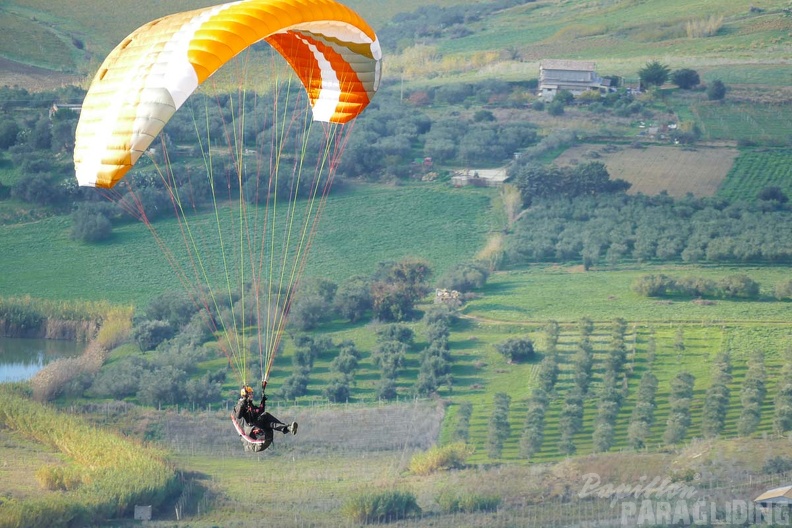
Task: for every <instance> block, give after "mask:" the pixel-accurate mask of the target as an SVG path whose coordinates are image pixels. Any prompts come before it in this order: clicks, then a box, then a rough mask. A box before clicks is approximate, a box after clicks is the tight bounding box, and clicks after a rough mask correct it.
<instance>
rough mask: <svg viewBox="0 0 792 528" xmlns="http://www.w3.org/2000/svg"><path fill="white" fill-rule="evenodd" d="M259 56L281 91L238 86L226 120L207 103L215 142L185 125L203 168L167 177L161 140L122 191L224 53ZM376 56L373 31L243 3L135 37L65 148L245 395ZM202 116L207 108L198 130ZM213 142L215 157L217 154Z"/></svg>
mask: <svg viewBox="0 0 792 528" xmlns="http://www.w3.org/2000/svg"><path fill="white" fill-rule="evenodd" d="M258 42H266V43H268V44H269V45H270V46H271V48H272V49H273V50H275V52H274V53H272V54H271V58H272V57H274V56H277V59H278V61H279V62H282V61H280V58H281V57H282V58H283V59H284V60H285V62H286V65H285V67H283V68H282V69H283V70H285V71H288V72H289V73H290V76H289V77H290V79H289V81H288V82H287V83H282V82H273V83H272V85H273V86H275V88H273V89H272V92H273V93H272V94H270V95H269V96H267V97H258V96H257V95H256V94H249V93H247V89H248V88H249V87H248V86H247V85H246V84H245V83H244V82H240V83H239V85H238V87H237V89H238V91H239V93H238V94H237V97H236V101H237V105H238V106H236V107H235V106H234V105H233V104H230V103H229V104H227V105H226V104H225V103H223V104H222V105H221V104H219V102H220V101H219V100H220V99H221V98H219V97H218V98H217V102H218V107H220V108H219V111H218V112H217V114H218V116H219V117H218V118H219V119H222V120H223V123H222V126H221V127H220V130H221V131H222V133H221V134H214V133H212V132H210V131H209V128H210V127H208V126H206V123H204V124H199V123H197V122H195V123H194V124H195V127H194V128H195V131H196V132H197V133H198V134H197V135H198V141H197V146H196V147H192V146H191V147H190V148H191V150H190V152H197V150H200V153H201V155H202V156H203V159H202V160H200V159H196V160H193V159H191V160H190V161H191V162H193V164H192V165H190V166H185V165H178V166H177V167H176V168H174V165H173V164H171V163H170V156H169V153H167V152H166V151H167V148H168V147H167V145H168V143H169V142H168V141H166V139H170V138H168V137H165V136H166V134H164V135H163V138H162V139H163V140H162V148H161V149H159V148H158V152H162V153H163V155H161V156H147V158H148V160H150V161H151V163H149V164H147V165H148V167H147V168H148V172H144V170H143V169H141V170H139V171H136V172H137V173H136V174H133V175H130V177H127V178H125V175H126V174H127V173H128V172H129V171H130V169H132V167H133V166H135V164H136V163H137V162H138V160H139V159H140V158H141V156H143V155H144V154H147V153H150V152H151V150H152V149H151V148H150V147H151V144H152V142H153V141H154V139H155V138H156V137H157V136H158V135H160V132H162V131H163V129H164V128H165V126H166V124H167V123H168V121H169V120H170V119H171V117H173V115H174V114H175V113H176V111H177V110H178V109H179V108H180V107H182V105H184V110H185V111H188V112H189V113H191V114H192V115H193V118H194V116H195V113H193V111H194V109H193V108H192V106H193V105H192V103H193V102H195V100H196V99H198V100H199V101H200V100H201V99H202V97H195V98H191V97H190V95H191V94H192V93H193V92H195V91H196V90H197V89H198V88H199V87H200V86H202V83H204V82H205V81H207V80H208V79H210V78H212V76H213V75H214V74H215V72H216V71H217V70H219V69H220V68H222V67H223V66H224V65H225V64H227V63H229V62H233V59H234V57H236V56H237V55H239V54H242V53H243V52H247V53H245V54H244V55H243V58H249V57H250V56H251V53H250V50H251V47H252V46H253V45H254V44H256V43H258ZM381 58H382V56H381V50H380V45H379V41H378V40H377V36H376V35H375V33H374V31H373V30H372V29H371V27H369V25H368V24H367V23H366V22H365V21H364V20H363V19H362V18H361V17H360V16H359V15H358V14H357V13H355V12H354V11H352V10H351V9H349V8H347V7H346V6H344V5H342V4H340V3H338V2H336V1H334V0H240V1H236V2H229V3H226V4H222V5H217V6H214V7H208V8H203V9H198V10H193V11H188V12H183V13H176V14H172V15H169V16H165V17H163V18H160V19H158V20H155V21H153V22H150V23H148V24H146V25H144V26H142V27H140V28H139V29H137V30H135V31H134V32H132V33H131V34H130V35H129V36H128V37H126V38H125V39H124V40H123V41H122V42H121V43H120V44H119V45H118V46H117V47H116V48H115V49H114V50H113V51H112V52H111V53H110V55H108V57H107V58H106V59H105V61H104V62H103V63H102V65H101V67H100V68H99V70H98V72H97V74H96V76H95V78H94V79H93V81H92V83H91V86H90V87H89V90H88V93H87V95H86V97H85V100H84V102H83V107H82V111H81V114H80V119H79V122H78V125H77V131H76V136H75V149H74V166H75V172H76V177H77V180H78V183H79V185H81V186H88V187H98V188H100V190H99V194H100V195H101V196H105V197H107V198H108V199H110V200H116V201H117V202H118V205H119V207H120V208H122V209H123V210H125V211H126V212H128V213H129V214H131V215H132V216H135V217H138V218H139V219H140V220H141V221H143V222H144V223H145V224H146V226H147V227H148V228H149V230H150V231H151V233H152V234H153V236H154V237H155V240H156V242H157V244H158V246H159V247H160V249H161V250H162V253H163V255H164V256H165V258H166V259H167V260H168V263H169V264H170V266H171V267H172V268H173V270H174V272H175V275H176V277H177V278H178V280H179V282H181V284H182V285H183V286H184V287H185V289H186V290H187V291H188V293H189V296H190V298H191V300H193V302H194V303H195V305H196V306H198V307H200V308H201V309H202V313H201V315H202V316H203V318H204V319H205V324H206V325H207V326H208V327H209V328H210V330H211V331H212V333H213V336H214V337H215V338H217V346H218V348H220V349H221V350H222V351H223V352H224V353H226V355H227V356H228V359H229V365H230V366H233V368H234V369H235V370H236V372H237V373H238V375H239V381H240V382H241V383H246V382H247V381H249V379H248V374H247V369H248V361H247V353H248V352H253V351H254V349H255V348H258V354H259V358H260V360H259V363H260V366H261V378H260V379H262V380H267V379H268V377H269V372H270V368H271V367H272V364H273V359H274V356H275V352H276V351H277V350H278V349H279V344H280V339H281V336H282V333H283V329H284V326H285V324H286V320H287V315H288V313H289V310H290V306H291V304H292V300H293V296H294V293H295V291H296V288H297V285H298V283H299V280H300V277H301V275H302V273H303V271H304V269H305V265H306V258H307V255H308V250H309V248H310V246H311V243H312V241H313V240H314V237H315V236H316V233H317V226H318V220H319V217H320V216H321V213H322V210H323V208H324V203H325V199H326V197H327V195H328V193H329V189H330V185H331V183H332V180H333V177H334V174H335V170H336V167H337V165H338V159H339V157H340V156H341V153H342V152H343V149H344V146H345V145H346V141H347V138H348V134H349V131H350V130H351V127H348V126H346V125H344V123H347V122H349V121H352V120H354V118H355V117H356V116H357V115H358V114H360V112H362V111H363V110H364V109H365V108H366V106H367V105H368V104H369V103H370V101H371V98H372V97H373V96H374V94H375V92H376V91H377V89H378V87H379V83H380V63H381ZM240 62H243V63H244V65H245V72H244V74H246V73H247V68H250V69H254V68H255V69H256V70H264V71H267V72H272V77H273V81H276V80H277V81H280V79H279V75H278V73H277V72H279V71H280V68H281V66H278V67H277V68H276V67H274V66H273V65H272V64H270V65H269V68H268V65H267V64H266V63H264V64H262V63H261V62H262V61H255V62H253V61H240ZM291 78H296V79H297V80H296V81H295V82H294V86H297V87H299V85H300V84H301V85H302V89H304V91H303V90H302V89H301V90H296V92H299V96H298V97H291V90H290V88H289V87H290V86H292V82H291ZM207 84H208V83H207ZM283 84H285V85H286V88H285V92H286V93H287V94H288V95H287V96H283V99H284V100H283V101H282V100H280V99H279V95H278V91H279V90H280V89H281V88H280V87H281V85H283ZM207 88H208V87H207ZM202 91H203V90H202ZM206 91H210V90H206ZM205 99H209V98H205ZM228 100H233V97H232V96H229V97H228ZM265 100H267V101H273V103H272V104H273V106H272V108H271V109H270V111H269V112H266V111H264V112H260V113H258V112H255V111H253V110H262V109H261V108H260V107H257V105H258V104H259V103H261V104H263V101H265ZM185 103H187V104H185ZM199 104H200V103H199ZM251 106H252V107H253V108H251ZM309 108H310V115H309V112H308V109H309ZM290 111H292V113H291V114H290ZM198 113H201V112H200V111H199V112H198ZM209 114H210V112H209V108H206V109H205V111H204V112H203V116H208V115H209ZM311 117H312V119H311ZM206 119H207V121H208V120H209V118H208V117H207V118H206ZM175 121H176V120H175ZM265 123H266V124H265ZM314 123H317V125H316V127H315V128H316V129H318V130H316V129H312V125H313V124H314ZM249 125H253V126H249ZM188 128H189V127H188ZM312 130H313V132H312ZM165 132H168V129H165ZM204 132H205V133H204ZM201 136H203V137H201ZM221 138H222V139H221ZM221 141H227V143H228V144H227V145H226V146H227V150H226V152H225V153H224V154H220V152H221V147H222V145H220V142H221ZM183 146H186V145H178V146H176V148H179V147H183ZM193 148H194V149H195V150H192V149H193ZM190 156H191V158H200V157H201V156H200V155H195V154H190ZM310 156H315V159H311V158H310ZM196 162H197V163H196ZM152 167H153V169H154V170H151V168H152ZM138 176H140V178H139V179H138ZM136 179H138V181H137V182H136V181H135V180H136ZM119 182H123V185H118V186H116V185H117V184H118V183H119ZM122 189H123V190H124V191H125V192H126V194H122ZM160 195H167V201H166V200H162V201H158V202H154V205H153V206H152V207H148V208H147V206H148V205H149V204H148V203H146V199H145V198H147V197H150V196H155V197H159V196H160ZM210 206H211V207H212V208H213V210H212V211H211V212H208V211H205V209H209V207H210ZM168 209H172V211H173V213H174V216H175V217H176V220H177V222H178V227H177V228H173V224H170V231H169V233H170V234H169V235H166V236H160V233H159V232H158V231H157V230H155V229H154V226H153V225H152V223H151V220H152V218H151V216H152V213H151V211H156V214H157V215H159V214H163V213H164V212H166V211H165V210H168ZM204 213H206V214H204ZM163 223H164V224H165V226H164V228H165V229H164V230H163V231H166V232H168V227H169V225H168V224H167V223H166V222H163ZM177 238H181V240H182V241H183V243H184V249H185V252H184V253H183V254H181V255H178V254H176V251H175V249H176V248H175V245H174V244H173V241H175V240H177ZM254 334H256V335H254Z"/></svg>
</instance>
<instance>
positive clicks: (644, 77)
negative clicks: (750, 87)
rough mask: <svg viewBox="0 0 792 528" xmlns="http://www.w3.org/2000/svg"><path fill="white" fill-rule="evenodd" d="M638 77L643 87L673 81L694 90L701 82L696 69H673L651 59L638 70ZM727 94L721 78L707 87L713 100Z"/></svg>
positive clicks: (709, 96)
mask: <svg viewBox="0 0 792 528" xmlns="http://www.w3.org/2000/svg"><path fill="white" fill-rule="evenodd" d="M638 78H639V79H640V80H641V87H642V88H644V89H646V88H650V87H659V86H662V85H664V84H665V83H666V82H667V81H669V80H670V81H671V82H672V83H674V84H675V85H677V86H678V87H679V88H681V89H683V90H692V89H694V88H696V87H697V86H698V85H699V84H701V78H700V77H699V74H698V72H697V71H696V70H692V69H690V68H681V69H679V70H674V71H671V68H670V67H669V66H667V65H666V64H662V63H661V62H659V61H656V60H653V61H649V62H647V63H646V65H644V67H643V68H641V69H640V70H638ZM725 96H726V85H725V84H723V81H721V80H720V79H715V80H714V81H712V82H711V83H710V84H709V86H708V87H707V98H708V99H709V100H711V101H719V100H721V99H723V98H724V97H725Z"/></svg>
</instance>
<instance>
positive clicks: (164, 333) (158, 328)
mask: <svg viewBox="0 0 792 528" xmlns="http://www.w3.org/2000/svg"><path fill="white" fill-rule="evenodd" d="M175 334H176V331H175V330H174V329H173V327H172V326H171V325H169V324H168V323H166V322H165V321H142V322H141V323H139V324H137V325H136V326H135V328H133V329H132V339H134V340H135V343H137V345H138V346H139V347H140V350H143V351H144V352H145V351H146V350H154V349H155V348H157V346H159V345H160V343H162V342H163V341H165V340H167V339H170V338H171V337H173V336H174V335H175Z"/></svg>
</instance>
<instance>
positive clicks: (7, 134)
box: [0, 119, 20, 150]
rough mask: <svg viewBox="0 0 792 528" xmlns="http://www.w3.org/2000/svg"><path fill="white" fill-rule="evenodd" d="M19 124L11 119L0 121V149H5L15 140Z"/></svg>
mask: <svg viewBox="0 0 792 528" xmlns="http://www.w3.org/2000/svg"><path fill="white" fill-rule="evenodd" d="M19 131H20V129H19V125H18V124H17V122H16V121H14V120H13V119H4V120H2V121H0V150H5V149H7V148H8V147H11V146H13V145H14V144H15V143H16V142H17V136H18V135H19Z"/></svg>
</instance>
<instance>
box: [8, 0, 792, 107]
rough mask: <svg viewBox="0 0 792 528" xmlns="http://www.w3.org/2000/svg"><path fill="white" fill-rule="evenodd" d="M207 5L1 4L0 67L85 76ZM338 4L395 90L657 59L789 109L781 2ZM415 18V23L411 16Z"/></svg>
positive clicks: (626, 70)
mask: <svg viewBox="0 0 792 528" xmlns="http://www.w3.org/2000/svg"><path fill="white" fill-rule="evenodd" d="M213 3H214V2H210V1H207V0H180V1H178V2H168V3H167V4H164V3H162V2H157V1H155V0H145V1H143V2H130V1H124V2H119V3H117V4H116V7H114V9H113V10H112V11H107V10H106V9H105V8H104V4H103V3H101V2H98V3H92V2H85V1H78V0H64V1H63V2H58V3H57V4H52V3H51V2H46V1H44V0H11V1H9V2H6V3H4V5H3V6H2V8H0V28H2V32H0V50H3V51H2V53H0V56H2V57H3V58H5V59H8V60H13V61H16V62H18V63H21V64H24V65H28V66H36V67H39V68H44V69H47V70H51V71H52V72H53V73H61V74H68V75H74V74H77V75H82V76H87V75H90V74H91V73H92V72H93V70H94V69H95V68H96V67H97V65H98V62H99V61H100V60H101V58H102V57H103V56H104V55H105V54H106V53H108V52H109V50H110V49H111V48H112V47H113V46H114V45H115V44H116V43H117V42H119V41H120V40H121V39H122V38H123V36H125V35H126V34H128V33H129V32H131V31H132V30H133V29H135V28H136V27H138V26H140V25H142V24H143V23H144V22H146V21H148V20H151V19H153V18H156V17H159V16H162V15H164V14H166V13H168V12H173V11H178V10H185V9H190V8H197V7H202V6H206V5H211V4H213ZM347 3H348V4H349V5H350V6H351V7H353V8H355V9H357V10H359V12H360V13H361V14H362V15H363V16H364V17H365V18H367V19H368V20H370V21H371V23H372V25H373V26H374V28H375V29H377V30H380V31H381V32H382V34H383V35H384V39H385V40H384V45H385V51H386V56H387V57H388V58H387V59H386V66H385V68H386V71H385V72H386V78H390V79H393V80H396V79H401V80H407V81H411V82H416V83H419V84H425V83H431V84H438V83H447V82H449V81H450V80H454V79H473V78H476V79H481V78H498V79H505V80H512V81H514V80H526V79H531V78H536V77H537V75H538V61H540V60H542V59H547V58H570V59H586V60H595V61H597V64H598V68H599V69H600V70H601V72H602V73H603V74H607V75H621V76H625V77H627V78H630V79H635V78H636V75H635V72H636V71H637V69H638V68H640V67H641V66H642V65H643V64H644V63H645V62H646V61H647V60H649V59H653V58H659V59H662V60H663V61H664V62H667V63H671V64H673V65H674V67H690V68H695V69H697V70H699V71H700V72H701V73H702V75H703V79H704V80H705V81H707V80H711V79H716V78H717V79H721V80H723V81H724V82H726V83H728V84H730V85H734V86H735V87H736V86H740V87H753V88H752V89H753V90H755V89H756V88H757V87H758V86H765V87H769V88H770V89H769V90H768V91H770V92H771V93H774V92H775V93H776V95H775V96H776V97H777V96H778V94H777V92H779V91H780V92H781V94H786V95H785V97H789V94H788V93H786V92H787V88H788V82H787V79H788V77H789V74H790V68H791V66H790V65H789V64H788V63H787V61H786V59H787V58H788V57H789V52H790V49H789V47H790V44H789V39H788V38H787V35H788V32H789V30H790V27H792V17H790V16H789V14H788V13H787V12H786V11H785V10H784V8H785V7H786V6H784V4H783V2H778V1H773V0H760V1H749V0H736V1H730V0H718V1H710V2H706V3H699V4H696V6H695V7H693V8H691V6H690V5H689V3H688V2H684V1H683V0H670V1H667V2H663V3H662V4H658V3H657V2H653V1H651V0H643V1H635V0H622V1H609V2H574V1H569V0H539V1H535V2H501V4H502V5H503V6H504V7H503V8H501V9H497V10H493V9H491V8H489V7H488V3H487V2H478V1H471V0H469V1H467V2H465V1H452V0H429V1H425V2H418V1H414V0H410V1H405V2H398V3H395V2H388V1H386V0H351V1H349V2H347ZM490 5H496V4H490ZM506 6H512V7H506ZM418 8H422V9H424V10H425V11H424V12H422V13H421V14H418V15H413V13H415V12H416V10H417V9H418ZM433 10H436V13H433ZM97 13H98V15H97ZM397 15H398V17H397ZM435 16H436V17H437V18H436V19H435V18H434V17H435ZM394 17H397V18H394ZM421 24H423V26H424V27H420V25H421ZM707 24H709V26H707ZM699 27H700V28H701V29H696V28H699ZM2 71H3V72H5V73H4V78H0V84H6V83H11V84H13V82H14V79H15V77H14V69H11V68H9V69H6V68H3V70H2ZM9 77H10V78H9ZM36 77H40V76H39V74H38V73H36ZM23 79H25V78H24V77H21V78H18V80H19V81H21V80H23ZM763 91H765V90H763ZM782 96H783V95H782Z"/></svg>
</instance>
